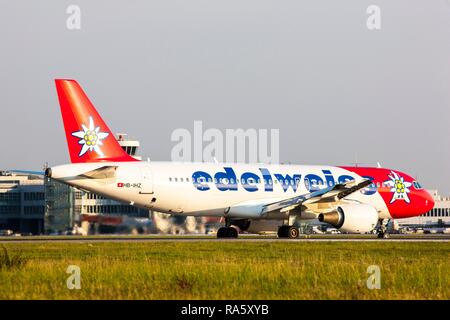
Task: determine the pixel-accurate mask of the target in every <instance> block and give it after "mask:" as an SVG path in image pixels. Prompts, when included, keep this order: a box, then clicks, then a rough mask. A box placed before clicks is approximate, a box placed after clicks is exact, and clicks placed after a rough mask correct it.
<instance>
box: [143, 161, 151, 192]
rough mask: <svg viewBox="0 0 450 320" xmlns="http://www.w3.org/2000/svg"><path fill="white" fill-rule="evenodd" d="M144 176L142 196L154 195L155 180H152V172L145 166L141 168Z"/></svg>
mask: <svg viewBox="0 0 450 320" xmlns="http://www.w3.org/2000/svg"><path fill="white" fill-rule="evenodd" d="M141 174H142V180H141V181H142V185H141V191H140V193H141V194H152V193H153V179H152V171H151V170H150V167H148V166H143V167H141Z"/></svg>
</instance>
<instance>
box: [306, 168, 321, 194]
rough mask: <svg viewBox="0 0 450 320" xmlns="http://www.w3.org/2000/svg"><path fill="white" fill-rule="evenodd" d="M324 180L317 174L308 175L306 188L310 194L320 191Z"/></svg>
mask: <svg viewBox="0 0 450 320" xmlns="http://www.w3.org/2000/svg"><path fill="white" fill-rule="evenodd" d="M321 185H323V180H322V178H321V177H319V176H318V175H316V174H312V173H311V174H307V175H306V176H305V187H306V189H307V190H308V191H309V192H313V191H317V190H320V186H321Z"/></svg>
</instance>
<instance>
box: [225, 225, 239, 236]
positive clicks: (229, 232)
mask: <svg viewBox="0 0 450 320" xmlns="http://www.w3.org/2000/svg"><path fill="white" fill-rule="evenodd" d="M227 229H228V230H227V235H228V238H237V237H238V232H237V230H236V228H233V227H228V228H227Z"/></svg>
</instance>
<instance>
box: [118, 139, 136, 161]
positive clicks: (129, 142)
mask: <svg viewBox="0 0 450 320" xmlns="http://www.w3.org/2000/svg"><path fill="white" fill-rule="evenodd" d="M116 140H117V142H119V145H120V146H121V147H122V149H123V150H124V151H125V152H126V153H128V154H129V155H130V156H132V157H133V158H135V159H136V160H142V158H141V156H137V151H138V149H139V146H140V144H139V140H136V139H132V138H130V137H128V134H126V133H117V134H116Z"/></svg>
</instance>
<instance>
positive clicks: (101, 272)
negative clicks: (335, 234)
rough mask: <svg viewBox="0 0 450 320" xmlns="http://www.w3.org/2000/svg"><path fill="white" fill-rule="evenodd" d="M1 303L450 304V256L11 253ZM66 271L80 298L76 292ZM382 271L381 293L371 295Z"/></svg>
mask: <svg viewBox="0 0 450 320" xmlns="http://www.w3.org/2000/svg"><path fill="white" fill-rule="evenodd" d="M4 246H5V247H6V248H7V250H8V254H9V256H10V257H11V256H15V257H20V258H16V259H21V260H22V261H25V262H24V263H23V264H22V265H20V267H17V268H14V267H13V268H1V269H0V299H449V298H450V272H449V267H450V246H449V244H448V243H440V242H438V243H430V242H422V243H420V242H412V243H411V242H409V243H402V242H320V243H312V242H309V243H306V242H251V241H248V242H246V241H243V242H209V241H189V242H162V241H148V242H115V243H111V242H101V241H95V242H77V241H74V242H70V243H60V242H53V243H52V242H50V243H48V242H47V243H44V242H42V243H33V242H31V241H30V242H25V243H6V244H4ZM69 265H78V266H79V267H80V268H81V279H82V280H81V289H80V290H69V289H67V286H66V279H67V277H69V274H67V273H66V269H67V267H68V266H69ZM369 265H378V266H380V268H381V289H380V290H369V289H368V288H367V287H366V280H367V277H368V276H369V275H368V274H367V267H368V266H369Z"/></svg>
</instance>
